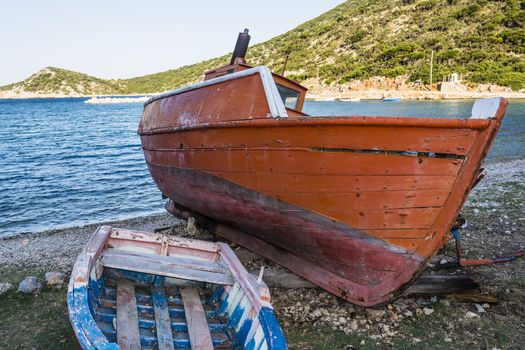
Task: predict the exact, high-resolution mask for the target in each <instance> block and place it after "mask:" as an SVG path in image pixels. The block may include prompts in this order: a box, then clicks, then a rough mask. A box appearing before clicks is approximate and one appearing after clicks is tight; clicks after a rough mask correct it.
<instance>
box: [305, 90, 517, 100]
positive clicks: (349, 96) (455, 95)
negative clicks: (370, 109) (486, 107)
mask: <svg viewBox="0 0 525 350" xmlns="http://www.w3.org/2000/svg"><path fill="white" fill-rule="evenodd" d="M492 97H504V98H507V99H510V100H522V99H525V93H524V92H478V91H465V92H452V93H451V92H442V91H419V90H407V91H399V90H363V91H349V92H344V93H340V94H310V95H307V96H306V100H308V101H348V102H359V101H355V100H376V101H380V100H383V99H384V98H400V99H401V100H406V101H436V100H476V99H482V98H492ZM352 100H354V101H352Z"/></svg>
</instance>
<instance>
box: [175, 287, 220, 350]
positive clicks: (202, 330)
mask: <svg viewBox="0 0 525 350" xmlns="http://www.w3.org/2000/svg"><path fill="white" fill-rule="evenodd" d="M180 294H181V295H182V301H183V303H184V313H185V314H186V322H187V324H188V333H189V335H190V344H191V349H192V350H209V349H213V343H212V341H211V334H210V329H209V327H208V321H207V320H206V314H205V313H204V308H203V307H202V302H201V298H200V297H199V293H198V292H197V290H196V289H195V288H191V287H183V288H181V289H180Z"/></svg>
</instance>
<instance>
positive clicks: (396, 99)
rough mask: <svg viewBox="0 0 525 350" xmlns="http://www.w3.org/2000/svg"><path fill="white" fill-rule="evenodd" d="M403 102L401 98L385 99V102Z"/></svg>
mask: <svg viewBox="0 0 525 350" xmlns="http://www.w3.org/2000/svg"><path fill="white" fill-rule="evenodd" d="M399 101H401V97H385V98H383V102H399Z"/></svg>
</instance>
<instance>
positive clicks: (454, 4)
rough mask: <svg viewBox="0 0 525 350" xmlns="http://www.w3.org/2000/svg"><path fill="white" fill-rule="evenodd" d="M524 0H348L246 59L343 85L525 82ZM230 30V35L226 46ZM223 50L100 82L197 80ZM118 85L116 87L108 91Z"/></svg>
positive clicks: (517, 85) (142, 88)
mask: <svg viewBox="0 0 525 350" xmlns="http://www.w3.org/2000/svg"><path fill="white" fill-rule="evenodd" d="M524 28H525V1H524V0H506V1H505V0H503V1H489V0H477V1H472V0H470V1H468V0H349V1H347V2H345V3H343V4H341V5H340V6H338V7H336V8H334V9H332V10H330V11H328V12H326V13H324V14H323V15H321V16H319V17H317V18H315V19H312V20H310V21H308V22H306V23H304V24H302V25H300V26H298V27H297V28H295V29H293V30H291V31H289V32H287V33H285V34H282V35H280V36H278V37H275V38H273V39H271V40H268V41H266V42H264V43H260V44H257V45H254V46H252V47H251V48H250V50H249V53H248V57H247V59H248V62H249V63H250V64H252V65H260V64H264V65H268V66H269V67H270V68H272V69H273V70H274V71H276V72H280V71H281V70H282V67H283V64H284V60H285V57H286V55H287V54H289V55H290V56H289V62H288V67H287V76H288V77H291V78H293V79H296V80H298V81H299V82H302V81H305V80H306V79H308V78H314V77H319V79H320V80H321V81H322V82H324V83H328V84H344V83H347V82H349V81H351V80H354V79H365V78H370V77H374V76H386V77H396V76H402V75H403V76H405V75H406V76H408V77H409V80H410V81H416V80H421V81H422V82H424V83H428V80H429V61H430V53H431V51H432V50H434V71H433V73H434V74H433V77H434V78H433V81H434V82H437V81H441V80H442V79H443V77H445V76H447V75H449V74H450V73H452V72H457V73H459V74H461V75H462V76H463V78H464V79H465V80H466V81H467V82H470V83H491V84H497V85H502V86H511V87H512V88H513V89H514V90H519V89H523V88H525V29H524ZM234 39H235V36H234V35H233V34H232V45H233V41H234ZM228 60H229V55H224V56H222V57H219V58H216V59H212V60H207V61H204V62H201V63H197V64H194V65H190V66H185V67H181V68H178V69H173V70H169V71H166V72H161V73H157V74H152V75H146V76H143V77H138V78H133V79H128V80H122V81H120V82H119V83H117V82H114V81H112V82H107V83H108V85H107V88H108V89H112V88H113V87H114V86H115V89H119V90H118V92H123V91H125V92H127V93H150V92H158V91H163V90H168V89H173V88H177V87H180V86H183V85H186V84H188V83H191V82H195V81H199V80H201V79H202V74H203V72H204V71H206V70H208V69H211V68H215V67H217V66H220V65H222V64H224V63H227V62H228ZM114 92H117V91H114Z"/></svg>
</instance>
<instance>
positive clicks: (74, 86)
mask: <svg viewBox="0 0 525 350" xmlns="http://www.w3.org/2000/svg"><path fill="white" fill-rule="evenodd" d="M0 91H11V92H13V93H14V94H22V95H28V94H29V95H31V94H41V95H59V96H84V95H108V94H121V93H126V91H127V87H126V85H125V84H124V83H122V81H119V80H106V79H100V78H95V77H92V76H89V75H87V74H83V73H77V72H73V71H70V70H67V69H61V68H56V67H46V68H44V69H42V70H40V71H38V72H37V73H35V74H33V75H31V76H30V77H29V78H27V79H25V80H24V81H21V82H19V83H15V84H10V85H6V86H2V87H1V88H0Z"/></svg>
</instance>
